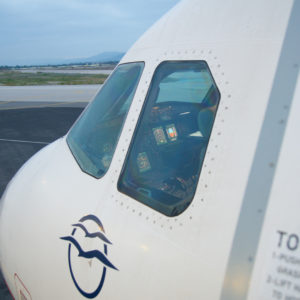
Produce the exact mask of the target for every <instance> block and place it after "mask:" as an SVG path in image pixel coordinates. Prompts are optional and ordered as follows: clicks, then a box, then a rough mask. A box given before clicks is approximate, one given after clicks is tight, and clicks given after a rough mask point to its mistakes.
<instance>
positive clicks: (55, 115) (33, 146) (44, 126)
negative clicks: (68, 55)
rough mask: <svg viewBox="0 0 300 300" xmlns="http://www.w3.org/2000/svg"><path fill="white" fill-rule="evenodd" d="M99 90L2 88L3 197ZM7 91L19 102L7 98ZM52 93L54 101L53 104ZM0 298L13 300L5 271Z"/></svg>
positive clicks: (0, 148) (0, 150)
mask: <svg viewBox="0 0 300 300" xmlns="http://www.w3.org/2000/svg"><path fill="white" fill-rule="evenodd" d="M98 89H99V86H91V87H89V86H79V87H77V86H67V87H65V86H63V87H62V88H61V86H57V87H53V86H51V87H36V88H33V87H14V88H10V87H8V88H6V87H0V98H1V100H0V197H1V195H2V194H3V192H4V189H5V186H6V185H7V183H8V182H9V181H10V179H11V178H12V177H13V175H14V174H15V173H16V171H17V170H18V169H19V168H20V167H21V166H22V165H23V164H24V163H25V162H26V161H27V160H28V159H29V158H30V157H31V156H32V155H34V154H35V153H36V152H37V151H38V150H40V149H41V148H43V147H45V146H46V145H47V144H49V143H51V142H53V141H54V140H56V139H58V138H59V137H61V136H63V135H65V134H66V133H67V132H68V130H69V128H70V127H71V126H72V124H73V123H74V121H75V120H76V119H77V117H78V116H79V114H80V113H81V112H82V110H83V109H84V107H85V106H86V105H87V104H88V102H89V101H90V100H91V99H92V98H93V96H94V95H95V93H96V91H97V90H98ZM4 90H5V91H6V93H8V94H9V93H10V94H11V95H12V96H14V97H12V98H14V99H17V101H12V100H10V99H11V98H9V97H7V98H5V96H3V91H4ZM41 91H42V92H41ZM78 91H83V93H81V94H80V93H77V92H78ZM48 92H49V93H50V94H51V95H52V96H53V98H54V100H52V101H50V98H51V95H48ZM8 94H7V95H8ZM76 94H78V95H80V96H78V97H75V96H74V95H76ZM29 95H31V96H33V95H35V98H33V99H30V96H29ZM55 95H56V98H55V97H54V96H55ZM0 247H1V245H0ZM0 299H1V300H12V297H11V296H10V294H9V292H8V290H7V288H6V285H5V283H4V280H3V277H2V274H1V272H0Z"/></svg>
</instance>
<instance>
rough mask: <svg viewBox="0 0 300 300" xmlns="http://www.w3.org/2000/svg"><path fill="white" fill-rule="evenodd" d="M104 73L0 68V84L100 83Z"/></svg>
mask: <svg viewBox="0 0 300 300" xmlns="http://www.w3.org/2000/svg"><path fill="white" fill-rule="evenodd" d="M107 76H108V75H105V74H61V73H44V72H37V73H22V72H18V71H11V70H0V85H9V86H17V85H21V86H22V85H56V84H58V85H67V84H72V85H73V84H102V83H103V82H104V81H105V79H106V78H107Z"/></svg>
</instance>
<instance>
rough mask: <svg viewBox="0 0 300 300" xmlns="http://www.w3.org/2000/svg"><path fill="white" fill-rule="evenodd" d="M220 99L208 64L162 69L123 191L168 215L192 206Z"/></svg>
mask: <svg viewBox="0 0 300 300" xmlns="http://www.w3.org/2000/svg"><path fill="white" fill-rule="evenodd" d="M219 100H220V94H219V91H218V89H217V87H216V85H215V82H214V80H213V78H212V76H211V73H210V71H209V68H208V65H207V64H206V62H204V61H181V62H164V63H162V64H160V66H159V67H158V68H157V70H156V72H155V74H154V76H153V80H152V83H151V86H150V89H149V92H148V96H147V99H146V102H145V103H146V104H145V106H144V109H143V111H142V113H141V117H140V120H139V124H138V126H137V130H136V132H135V135H134V138H133V141H132V143H131V147H130V149H129V152H128V155H127V159H126V162H125V165H124V168H123V171H122V174H121V176H120V179H119V182H118V189H119V190H120V191H121V192H123V193H125V194H127V195H129V196H131V197H133V198H135V199H136V200H138V201H140V202H142V203H144V204H146V205H148V206H150V207H152V208H153V209H155V210H157V211H159V212H161V213H163V214H165V215H167V216H176V215H179V214H180V213H181V212H183V211H184V210H185V209H186V208H187V207H188V205H189V204H190V203H191V201H192V199H193V197H194V194H195V190H196V187H197V183H198V179H199V175H200V171H201V168H202V164H203V160H204V156H205V152H206V148H207V145H208V141H209V137H210V134H211V130H212V126H213V122H214V119H215V114H216V111H217V107H218V104H219Z"/></svg>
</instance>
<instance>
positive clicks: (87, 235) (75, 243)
mask: <svg viewBox="0 0 300 300" xmlns="http://www.w3.org/2000/svg"><path fill="white" fill-rule="evenodd" d="M85 222H86V223H85ZM86 224H89V225H91V224H92V225H93V226H94V228H95V227H96V228H97V231H95V232H90V231H89V230H88V229H87V228H88V227H87V226H86ZM72 226H73V227H74V228H73V231H72V233H71V235H69V236H63V237H60V239H62V240H64V241H66V242H68V243H69V246H68V262H69V269H70V273H71V277H72V280H73V282H74V284H75V286H76V288H77V290H78V291H79V292H80V293H81V294H82V295H83V296H84V297H86V298H89V299H92V298H95V297H96V296H97V295H98V294H99V293H100V292H101V289H102V287H103V284H104V280H105V276H106V271H107V269H113V270H116V271H118V269H117V268H116V267H115V266H114V265H113V264H112V263H111V261H110V260H109V259H108V257H107V256H108V251H107V246H108V245H112V243H111V242H110V241H109V239H108V238H107V237H106V236H105V231H104V227H103V225H102V223H101V221H100V220H99V219H98V218H97V217H96V216H94V215H87V216H84V217H82V218H81V219H80V220H79V221H78V223H75V224H72ZM77 230H78V231H81V232H79V233H80V236H81V239H79V238H76V236H77V235H76V236H75V233H76V231H77ZM77 233H78V232H77ZM82 239H83V240H84V239H96V240H97V243H96V244H97V245H99V243H101V244H103V252H102V251H100V250H99V249H98V248H97V249H93V250H89V251H86V250H84V249H83V247H82V246H81V245H80V243H82ZM79 240H80V242H79ZM74 253H76V254H77V257H79V258H84V259H87V260H88V263H89V264H90V266H91V264H92V262H93V261H97V262H98V265H100V266H101V267H102V274H101V278H100V275H99V283H98V284H97V287H96V288H95V289H94V290H93V291H86V290H84V288H82V287H80V285H79V284H78V278H77V280H76V278H75V277H76V276H78V275H76V276H75V274H76V272H75V271H74V266H72V257H73V258H74ZM72 254H73V255H72ZM99 274H100V273H99ZM85 276H86V274H84V277H85Z"/></svg>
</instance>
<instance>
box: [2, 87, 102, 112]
mask: <svg viewBox="0 0 300 300" xmlns="http://www.w3.org/2000/svg"><path fill="white" fill-rule="evenodd" d="M100 87H101V85H100V84H99V85H98V84H91V85H42V86H0V105H1V102H7V101H13V102H38V101H42V102H74V101H77V102H78V101H79V102H80V101H89V100H91V99H93V98H94V96H95V95H96V93H97V91H98V90H99V89H100ZM1 107H2V105H1V106H0V108H1Z"/></svg>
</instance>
